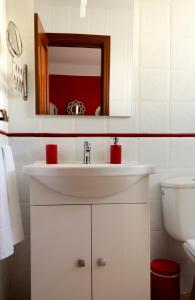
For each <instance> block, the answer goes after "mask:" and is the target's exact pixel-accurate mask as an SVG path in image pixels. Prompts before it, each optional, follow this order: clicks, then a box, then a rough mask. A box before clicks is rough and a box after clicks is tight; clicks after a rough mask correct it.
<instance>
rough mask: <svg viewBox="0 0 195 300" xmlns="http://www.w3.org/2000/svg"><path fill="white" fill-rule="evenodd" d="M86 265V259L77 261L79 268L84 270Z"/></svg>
mask: <svg viewBox="0 0 195 300" xmlns="http://www.w3.org/2000/svg"><path fill="white" fill-rule="evenodd" d="M85 265H86V263H85V260H84V259H79V260H78V261H77V266H78V267H80V268H82V267H85Z"/></svg>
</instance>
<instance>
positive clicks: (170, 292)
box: [151, 259, 180, 300]
mask: <svg viewBox="0 0 195 300" xmlns="http://www.w3.org/2000/svg"><path fill="white" fill-rule="evenodd" d="M179 277H180V266H179V264H178V263H176V262H174V261H171V260H166V259H155V260H153V261H152V262H151V300H179V299H180V284H179V279H180V278H179Z"/></svg>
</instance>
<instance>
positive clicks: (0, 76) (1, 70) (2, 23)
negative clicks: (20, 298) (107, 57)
mask: <svg viewBox="0 0 195 300" xmlns="http://www.w3.org/2000/svg"><path fill="white" fill-rule="evenodd" d="M5 4H6V3H5V0H0V108H7V94H6V93H7V90H6V64H7V61H6V35H5V32H6V7H5ZM7 129H8V126H7V123H5V122H2V121H0V130H7ZM7 142H8V139H7V137H4V136H0V145H1V144H5V143H7ZM7 283H8V281H7V262H6V261H4V262H2V261H0V299H3V300H6V297H7Z"/></svg>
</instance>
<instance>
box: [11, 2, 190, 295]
mask: <svg viewBox="0 0 195 300" xmlns="http://www.w3.org/2000/svg"><path fill="white" fill-rule="evenodd" d="M7 3H8V15H9V18H10V19H13V20H14V21H15V22H16V23H17V25H18V27H19V29H20V31H21V34H22V39H23V42H24V54H23V55H22V57H21V59H20V62H25V63H27V64H28V65H29V92H30V94H29V100H28V101H27V102H24V101H23V100H22V99H21V98H19V97H17V96H16V95H12V94H9V113H10V123H9V130H10V132H70V133H71V132H94V133H95V132H103V133H106V132H157V133H158V132H195V121H194V120H195V84H194V82H195V0H135V19H134V71H133V73H134V84H133V87H134V95H135V96H134V99H133V114H132V117H131V118H106V117H99V118H93V117H88V118H82V117H78V118H71V117H70V118H68V117H66V118H64V117H47V116H42V117H41V116H35V114H34V105H35V104H34V102H35V100H34V99H35V93H34V55H33V26H32V21H33V15H32V12H33V3H32V0H28V1H26V0H21V1H20V3H18V2H17V5H16V1H15V0H7ZM20 5H21V6H20ZM9 66H10V63H9ZM88 140H90V141H91V143H92V155H93V156H92V158H93V160H94V161H96V160H98V161H108V159H109V144H110V143H111V139H110V138H88ZM83 141H84V138H52V139H49V138H10V144H11V146H12V148H13V152H14V157H15V161H16V166H17V171H18V179H19V188H20V195H21V204H22V211H23V219H24V224H25V231H26V241H25V242H24V243H23V244H21V245H19V246H17V248H16V255H15V256H13V257H12V258H11V259H10V274H9V276H10V277H9V278H10V282H9V284H10V286H11V288H12V291H13V295H12V298H11V299H13V300H16V299H20V300H24V299H25V300H26V299H28V297H29V273H30V269H29V197H28V183H27V179H26V178H25V177H24V176H23V174H22V167H23V165H24V164H28V163H31V162H33V161H34V160H40V159H43V158H44V147H45V144H46V143H49V142H52V143H58V145H59V149H60V153H59V157H60V160H66V161H68V160H81V156H82V143H83ZM120 142H121V143H122V145H123V156H124V161H125V162H128V161H131V160H137V161H139V162H140V163H142V162H143V163H154V164H155V165H156V174H155V175H153V176H151V183H150V203H151V257H152V258H156V257H172V258H176V259H178V260H179V261H180V262H181V263H182V266H183V267H182V275H183V276H182V278H183V280H182V290H183V291H187V290H189V287H190V283H191V278H192V272H191V266H190V264H189V263H187V262H186V260H185V259H184V255H183V252H182V250H181V246H180V245H179V244H178V243H176V242H173V241H172V240H171V239H170V238H168V236H167V234H166V233H165V231H164V226H163V221H162V210H161V195H160V188H159V183H160V182H161V181H162V180H163V179H164V178H167V177H169V176H176V175H194V174H195V156H194V152H195V139H194V138H121V139H120Z"/></svg>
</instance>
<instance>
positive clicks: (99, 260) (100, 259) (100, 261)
mask: <svg viewBox="0 0 195 300" xmlns="http://www.w3.org/2000/svg"><path fill="white" fill-rule="evenodd" d="M106 263H107V261H106V259H105V258H99V259H98V261H97V264H98V266H100V267H105V265H106Z"/></svg>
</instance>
